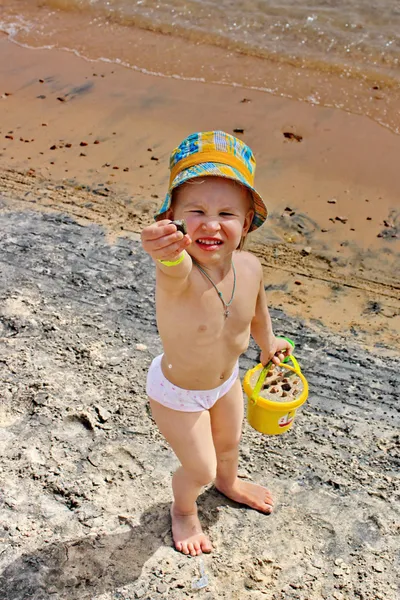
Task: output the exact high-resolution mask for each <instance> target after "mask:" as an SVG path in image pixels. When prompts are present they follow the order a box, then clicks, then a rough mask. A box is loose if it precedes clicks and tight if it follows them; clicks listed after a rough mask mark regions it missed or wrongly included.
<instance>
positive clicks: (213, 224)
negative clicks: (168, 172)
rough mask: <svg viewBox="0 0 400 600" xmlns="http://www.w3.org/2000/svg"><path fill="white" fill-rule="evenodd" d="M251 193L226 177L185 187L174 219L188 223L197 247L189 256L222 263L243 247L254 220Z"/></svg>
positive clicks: (175, 205)
mask: <svg viewBox="0 0 400 600" xmlns="http://www.w3.org/2000/svg"><path fill="white" fill-rule="evenodd" d="M249 196H250V195H249V193H248V192H247V190H246V189H245V188H244V187H243V186H241V185H240V184H236V183H234V182H233V181H231V180H230V179H224V178H223V177H205V178H204V179H200V178H199V179H194V180H193V181H192V182H190V183H186V184H183V185H182V186H181V187H179V188H178V189H177V191H176V195H175V198H174V202H173V206H172V209H171V210H172V215H173V218H174V219H185V221H186V225H187V229H188V234H189V236H190V237H191V239H192V241H193V243H192V245H191V246H189V248H188V252H189V253H190V254H191V255H192V256H193V257H194V258H195V259H198V260H199V261H200V262H203V261H207V262H208V261H209V260H211V261H212V262H214V260H218V259H220V258H223V257H224V256H226V255H228V254H231V253H232V252H233V251H234V250H236V248H237V247H238V246H239V243H240V241H241V238H242V237H243V236H244V235H246V233H247V232H248V230H249V227H250V225H251V222H252V220H253V216H254V211H253V210H252V208H251V199H250V197H249Z"/></svg>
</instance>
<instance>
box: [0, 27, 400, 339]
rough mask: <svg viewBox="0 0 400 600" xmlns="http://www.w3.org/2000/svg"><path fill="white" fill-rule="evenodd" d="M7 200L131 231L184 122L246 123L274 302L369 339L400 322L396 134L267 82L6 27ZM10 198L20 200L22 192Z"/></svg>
mask: <svg viewBox="0 0 400 600" xmlns="http://www.w3.org/2000/svg"><path fill="white" fill-rule="evenodd" d="M0 51H1V55H2V57H4V60H3V61H2V64H1V66H0V78H1V81H2V89H1V94H0V95H1V96H2V97H1V98H0V102H1V104H0V107H1V111H0V136H1V140H2V144H1V146H0V148H1V150H0V151H1V159H2V161H1V190H2V192H3V194H4V197H5V198H7V197H8V198H10V199H9V200H8V201H7V202H6V204H5V206H3V209H2V210H6V209H7V208H8V207H9V208H15V207H17V206H18V208H24V207H29V208H34V209H35V210H55V211H62V212H64V213H67V214H70V215H71V216H73V217H74V218H77V219H79V220H81V222H85V223H88V222H95V223H98V224H101V225H103V226H105V227H106V229H107V231H108V233H109V235H110V236H111V238H112V237H115V236H116V235H121V234H122V235H129V234H130V233H132V232H136V233H137V232H139V231H140V230H141V228H142V226H143V224H145V223H148V222H150V221H151V219H152V213H153V211H154V210H155V208H156V206H157V205H158V203H159V202H160V200H161V198H162V196H163V194H164V193H165V188H166V185H167V182H168V169H167V165H168V156H169V152H170V150H171V149H172V148H173V147H174V146H175V145H177V144H178V143H179V142H180V140H181V139H182V138H183V137H184V136H186V135H187V134H188V133H190V132H193V131H196V130H201V129H204V130H207V129H215V128H220V129H223V130H225V131H228V132H231V133H232V132H233V131H234V130H235V129H243V131H244V133H243V134H237V135H240V136H241V137H242V139H243V140H244V141H246V142H247V143H248V144H249V145H250V146H251V147H252V148H253V150H254V152H255V155H256V158H257V164H258V170H257V173H256V182H257V187H258V189H259V190H260V192H261V193H262V194H263V196H264V197H265V199H266V201H267V204H268V206H269V210H270V217H269V219H268V222H267V224H266V225H265V226H264V227H263V228H262V229H261V230H260V231H258V232H256V233H255V234H253V235H252V236H251V239H250V243H249V247H250V248H251V249H252V250H254V251H255V252H256V253H257V254H258V255H259V256H260V258H261V260H262V262H263V264H264V267H265V283H266V286H267V290H268V295H269V301H270V304H271V305H272V306H277V307H282V308H285V310H287V311H288V313H289V314H292V315H293V316H296V315H297V316H302V317H305V318H307V319H310V320H311V321H313V320H314V321H318V322H321V323H323V324H325V325H326V326H328V327H329V328H333V329H336V330H342V331H349V330H350V331H351V332H352V333H353V334H354V335H355V336H358V337H359V338H361V339H363V340H364V341H365V342H366V343H369V344H372V345H373V344H375V343H378V344H380V343H382V344H384V345H388V346H390V345H392V344H393V343H394V342H395V339H396V338H397V336H398V331H399V329H400V324H399V317H398V312H399V311H398V309H399V282H398V276H397V274H396V267H395V265H396V264H398V260H399V248H400V241H399V225H400V216H399V201H398V190H399V187H398V156H399V155H400V136H397V135H395V134H393V133H391V132H390V131H389V130H387V129H385V128H383V127H381V126H379V125H377V123H375V122H373V121H371V120H370V119H368V118H365V117H361V116H356V115H351V114H348V113H345V112H341V111H339V110H335V109H329V108H320V107H315V106H311V105H308V104H304V103H299V102H295V101H292V100H288V99H283V98H277V97H274V96H271V95H268V94H265V93H262V92H254V91H251V92H250V91H248V90H247V91H246V90H243V89H238V88H229V87H226V86H219V85H214V84H204V83H199V82H191V81H182V80H176V79H168V78H162V77H155V76H150V75H145V74H141V73H138V72H135V71H132V70H130V69H126V68H124V67H121V66H116V65H107V64H104V63H103V64H99V63H95V62H88V61H85V60H83V59H81V58H79V57H76V56H74V55H71V54H70V53H66V52H62V51H57V50H52V51H49V50H29V49H26V48H22V47H19V46H17V45H16V44H13V43H10V42H9V41H8V40H7V39H6V38H5V37H3V38H2V39H0ZM16 198H17V200H16Z"/></svg>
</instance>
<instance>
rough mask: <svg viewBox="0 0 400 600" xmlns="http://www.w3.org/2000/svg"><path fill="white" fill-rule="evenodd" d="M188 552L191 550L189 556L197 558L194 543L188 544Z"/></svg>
mask: <svg viewBox="0 0 400 600" xmlns="http://www.w3.org/2000/svg"><path fill="white" fill-rule="evenodd" d="M188 550H189V554H190V555H191V556H196V555H197V552H196V550H195V549H194V545H193V543H192V542H190V544H188Z"/></svg>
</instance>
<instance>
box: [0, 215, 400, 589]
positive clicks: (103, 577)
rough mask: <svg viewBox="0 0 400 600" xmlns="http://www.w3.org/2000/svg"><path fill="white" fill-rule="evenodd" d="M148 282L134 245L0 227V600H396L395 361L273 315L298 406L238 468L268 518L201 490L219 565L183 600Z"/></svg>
mask: <svg viewBox="0 0 400 600" xmlns="http://www.w3.org/2000/svg"><path fill="white" fill-rule="evenodd" d="M4 206H5V204H3V208H4ZM0 209H1V207H0ZM153 271H154V270H153V267H152V264H151V261H150V260H149V258H148V257H147V256H146V255H145V254H144V253H143V251H142V250H141V247H140V244H139V242H138V241H137V240H135V239H134V236H133V237H132V236H131V237H130V238H128V237H119V238H118V239H116V240H115V241H114V242H112V243H109V240H108V239H107V238H106V236H105V233H104V229H103V228H102V227H100V226H98V225H87V226H82V224H80V223H78V222H77V221H75V220H74V219H72V218H71V217H68V216H65V215H62V214H55V213H53V214H50V213H40V212H32V211H29V210H23V211H22V210H21V211H19V210H3V211H1V210H0V299H1V304H0V373H1V380H0V386H1V387H0V394H1V404H0V447H1V459H0V571H1V572H0V597H1V598H2V599H4V600H25V599H28V598H29V599H33V600H47V599H50V598H65V599H68V600H74V599H78V598H79V599H80V600H81V599H85V598H90V599H93V600H111V599H114V598H115V599H119V600H128V599H134V598H143V599H144V600H150V599H152V600H156V599H161V598H169V599H171V600H173V599H181V598H195V597H200V598H203V599H207V600H211V599H222V598H226V599H229V600H233V599H238V600H239V599H240V600H242V599H245V598H251V599H252V600H259V599H260V600H261V599H262V598H268V599H271V600H281V599H282V600H284V599H289V598H290V599H297V600H320V599H321V598H324V599H326V600H331V599H335V600H350V599H353V598H354V599H357V600H358V599H362V600H377V599H382V600H383V599H384V600H395V599H396V598H397V597H398V596H397V593H398V592H397V591H396V590H397V588H396V580H397V577H398V564H397V563H396V551H397V549H398V542H397V541H396V540H398V537H397V535H398V496H396V473H398V466H399V434H398V431H399V429H398V427H399V419H398V390H399V381H400V377H399V370H400V361H399V359H398V358H396V357H393V356H391V355H390V352H387V351H386V349H384V348H383V349H382V348H379V347H378V346H375V348H374V349H373V350H367V349H365V347H363V346H362V345H360V343H358V344H357V340H356V338H354V336H352V335H351V336H350V334H349V336H343V335H340V334H333V333H330V332H329V331H327V330H326V329H324V328H322V327H320V328H318V326H317V325H315V327H314V328H313V329H311V328H310V327H309V326H307V325H306V324H305V323H304V322H302V321H301V320H298V319H297V320H295V319H293V318H288V317H287V316H286V315H285V313H284V312H283V311H280V310H272V316H273V321H274V326H275V330H276V332H277V333H278V334H279V333H280V334H283V333H286V334H288V335H290V337H292V338H293V339H294V340H295V342H296V348H297V356H298V359H299V361H300V363H301V365H302V367H303V371H304V373H305V374H306V376H307V378H308V381H309V384H310V397H309V401H308V402H307V404H306V405H305V406H304V407H303V408H302V409H301V411H300V412H299V413H298V415H297V417H296V421H295V424H294V428H293V429H292V431H291V432H288V433H286V434H285V435H283V436H278V437H267V436H263V435H261V434H259V433H257V432H256V431H254V430H252V429H251V428H250V427H249V425H248V424H246V423H245V424H244V433H243V441H242V445H241V455H240V475H241V477H244V478H248V479H251V480H254V481H257V482H265V483H267V484H268V485H269V487H270V488H271V489H272V491H273V493H274V495H275V497H276V500H277V508H276V511H275V512H274V514H273V515H272V516H270V517H266V516H264V515H261V514H258V513H256V512H254V511H251V510H247V509H246V508H244V507H241V506H239V505H236V504H235V503H233V502H231V501H229V500H227V499H226V498H224V497H223V496H221V495H220V494H219V493H217V492H216V490H215V489H213V488H210V489H207V490H206V491H205V492H204V493H203V495H202V496H201V498H200V501H199V506H200V514H201V519H202V522H203V523H204V525H205V527H206V529H207V530H208V532H209V534H210V536H211V538H212V541H213V544H214V546H215V551H214V553H213V554H212V555H209V556H206V557H204V564H205V570H206V573H207V575H208V578H209V585H208V586H207V587H206V588H205V589H203V590H201V591H198V592H196V591H194V590H192V582H193V580H196V579H198V578H199V577H200V566H201V565H200V559H199V558H188V557H185V556H183V555H181V554H179V553H177V552H175V551H174V549H173V548H172V545H171V534H170V523H169V515H168V510H169V503H170V501H171V489H170V477H171V473H172V471H173V470H174V468H175V466H176V459H175V458H174V456H173V455H172V452H171V451H170V449H169V448H168V446H167V445H166V444H165V442H164V441H163V439H162V438H161V436H160V435H159V433H158V432H157V430H156V428H155V426H154V423H153V422H152V420H151V417H150V414H149V410H148V404H147V400H146V395H145V377H146V370H147V367H148V365H149V364H150V362H151V359H152V357H153V356H154V355H155V354H156V353H158V352H159V351H160V342H159V340H158V337H157V330H156V323H155V318H154V297H153V287H154V272H153ZM256 360H257V350H256V348H255V347H254V346H251V347H250V348H249V350H248V352H247V353H246V355H245V356H243V357H242V359H241V373H242V375H243V373H244V372H245V370H246V369H247V368H249V367H250V366H253V365H254V363H255V362H256ZM396 390H397V392H396ZM396 500H397V504H396Z"/></svg>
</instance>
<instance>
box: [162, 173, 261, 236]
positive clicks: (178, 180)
mask: <svg viewBox="0 0 400 600" xmlns="http://www.w3.org/2000/svg"><path fill="white" fill-rule="evenodd" d="M196 177H224V178H226V179H231V180H233V181H237V182H238V183H241V184H242V185H244V186H245V187H246V188H247V189H249V190H250V192H251V194H252V196H253V202H254V206H253V208H254V217H253V220H252V222H251V225H250V229H249V232H250V231H254V230H255V229H258V227H261V225H262V224H263V223H264V222H265V220H266V218H267V216H268V210H267V207H266V206H265V204H264V201H263V199H262V198H261V196H260V194H259V193H258V192H257V190H255V189H254V188H253V187H252V186H251V185H250V184H249V183H248V182H247V180H246V179H245V177H244V176H243V175H242V174H241V173H240V172H239V171H238V170H237V169H235V168H234V167H230V166H228V165H222V164H218V163H201V164H200V165H195V166H193V167H189V168H188V169H185V170H184V171H181V172H180V173H178V175H177V176H176V177H175V179H174V180H173V182H172V183H171V185H170V188H169V190H168V192H167V195H166V197H165V200H164V202H163V204H162V206H161V208H160V210H159V211H158V212H157V213H156V214H155V216H154V218H155V219H159V218H160V217H162V216H163V215H164V213H165V212H166V211H167V210H168V209H169V208H170V207H171V200H172V191H173V190H174V189H176V188H177V187H179V186H180V185H182V184H183V183H185V182H186V181H188V180H189V179H195V178H196Z"/></svg>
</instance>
